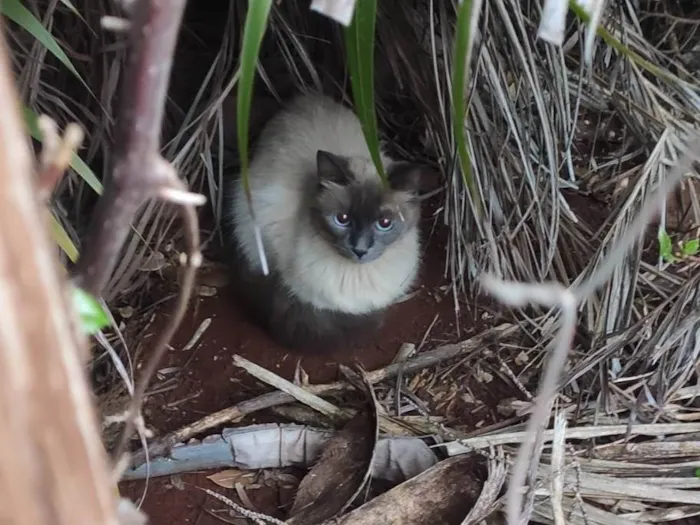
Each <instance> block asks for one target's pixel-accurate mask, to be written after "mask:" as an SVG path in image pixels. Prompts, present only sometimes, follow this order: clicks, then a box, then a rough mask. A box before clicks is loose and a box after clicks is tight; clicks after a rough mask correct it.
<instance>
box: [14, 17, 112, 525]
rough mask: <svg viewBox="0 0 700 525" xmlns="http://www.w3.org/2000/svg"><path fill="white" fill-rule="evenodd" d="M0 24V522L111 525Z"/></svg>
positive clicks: (75, 345) (103, 474)
mask: <svg viewBox="0 0 700 525" xmlns="http://www.w3.org/2000/svg"><path fill="white" fill-rule="evenodd" d="M4 27H5V25H4V23H3V22H2V21H0V28H2V30H1V31H2V35H0V102H1V104H2V107H3V110H2V111H0V312H1V314H0V422H1V424H0V444H1V446H0V522H1V523H3V525H30V524H53V525H74V524H82V523H90V524H95V525H98V524H99V525H116V524H117V523H118V521H117V516H116V514H117V505H116V503H117V501H116V498H115V497H114V493H113V492H112V489H111V487H112V485H111V484H110V476H109V465H108V461H107V457H106V455H105V452H104V448H103V446H102V443H101V441H100V433H99V427H98V425H97V417H96V413H95V409H94V405H93V403H92V398H91V394H90V391H89V388H88V383H87V381H86V378H85V370H84V368H83V359H82V358H83V357H84V354H85V349H86V346H87V345H86V341H85V337H84V336H83V335H82V334H80V332H79V330H78V327H79V325H78V323H77V319H76V318H75V317H74V316H73V313H72V312H73V310H72V308H71V304H70V300H69V294H68V293H67V289H66V286H65V281H64V280H63V279H62V274H61V272H60V264H59V261H58V260H57V257H56V253H55V247H54V245H53V244H52V243H51V239H50V237H49V234H48V218H49V217H48V213H47V211H46V209H45V207H44V206H43V202H42V201H41V199H40V198H39V191H38V184H36V179H35V177H34V168H33V159H32V155H31V152H30V149H29V147H28V141H27V139H26V135H25V128H24V123H23V122H22V119H21V116H20V112H19V108H20V102H19V98H18V96H17V92H16V89H15V86H14V75H13V73H12V67H11V64H10V60H9V57H8V51H7V46H6V41H5V38H4Z"/></svg>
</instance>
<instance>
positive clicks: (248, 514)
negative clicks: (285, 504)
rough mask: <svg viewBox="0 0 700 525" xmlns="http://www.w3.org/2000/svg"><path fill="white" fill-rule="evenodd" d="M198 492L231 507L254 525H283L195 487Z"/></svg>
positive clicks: (274, 519)
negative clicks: (254, 524)
mask: <svg viewBox="0 0 700 525" xmlns="http://www.w3.org/2000/svg"><path fill="white" fill-rule="evenodd" d="M197 488H198V489H199V490H201V491H202V492H205V493H206V494H209V495H210V496H211V497H212V498H215V499H218V500H219V501H220V502H222V503H224V504H226V505H228V506H229V507H231V508H232V509H233V510H235V511H236V512H238V513H239V514H241V516H244V517H246V518H248V519H251V520H253V521H254V522H255V523H256V524H258V525H265V524H266V523H272V524H273V525H284V522H283V521H280V520H278V519H277V518H274V517H272V516H268V515H267V514H262V513H260V512H254V511H252V510H250V509H246V508H245V507H243V506H241V505H239V504H237V503H235V502H233V501H232V500H230V499H229V498H227V497H226V496H224V495H223V494H219V493H218V492H215V491H213V490H209V489H205V488H202V487H197Z"/></svg>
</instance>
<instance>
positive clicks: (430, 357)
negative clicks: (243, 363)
mask: <svg viewBox="0 0 700 525" xmlns="http://www.w3.org/2000/svg"><path fill="white" fill-rule="evenodd" d="M518 331H519V328H518V327H517V326H514V325H512V324H502V325H499V326H496V327H494V328H491V329H489V330H487V331H485V332H482V333H481V334H479V335H477V336H475V337H472V338H471V339H468V340H466V341H462V342H459V343H454V344H448V345H443V346H441V347H439V348H436V349H435V350H431V351H429V352H424V353H422V354H419V355H418V356H416V357H415V358H414V359H411V360H409V361H404V362H401V363H394V364H391V365H389V366H387V367H385V368H381V369H379V370H374V371H372V372H369V373H368V374H367V378H368V380H369V382H370V383H372V384H376V383H380V382H381V381H384V380H386V379H391V378H393V377H395V376H396V374H398V372H399V370H402V373H404V374H409V373H412V372H416V371H418V370H421V369H423V368H428V367H431V366H434V365H437V364H439V363H441V362H442V361H446V360H448V359H452V358H454V357H460V356H464V354H467V353H470V352H478V351H480V350H481V349H482V348H483V347H484V346H486V345H487V344H488V343H489V342H491V341H495V340H498V339H500V338H503V337H510V336H511V335H513V334H515V333H517V332H518ZM304 389H305V390H307V391H308V392H311V393H312V394H315V395H318V396H321V395H326V396H328V395H334V394H338V393H341V392H345V391H347V390H351V389H352V386H351V385H350V384H349V383H347V382H345V381H336V382H335V383H329V384H325V385H309V386H307V387H305V388H304ZM295 401H296V399H295V398H294V397H292V396H291V395H289V394H287V393H285V392H270V393H269V394H263V395H262V396H259V397H256V398H254V399H251V400H248V401H243V402H242V403H238V404H237V405H234V406H232V407H229V408H225V409H223V410H219V411H218V412H215V413H213V414H210V415H208V416H206V417H204V418H202V419H200V420H199V421H197V422H195V423H193V424H191V425H187V426H185V427H183V428H181V429H179V430H176V431H175V432H171V433H170V434H167V435H166V436H163V437H162V438H160V439H159V440H158V441H156V442H155V443H152V444H151V445H150V446H149V447H148V450H147V451H140V452H138V453H136V454H134V457H133V459H132V461H131V465H132V467H134V468H135V467H138V466H140V465H142V464H143V463H144V462H145V461H146V458H147V457H158V456H162V455H164V454H166V453H167V452H168V451H169V450H170V449H171V448H172V447H173V446H175V445H177V444H178V443H182V442H184V441H187V440H189V439H190V438H192V437H194V436H197V435H199V434H201V433H203V432H206V431H207V430H210V429H212V428H216V427H218V426H220V425H223V424H225V423H228V422H230V421H234V420H238V419H240V418H242V417H243V416H246V415H248V414H252V413H253V412H258V411H260V410H264V409H266V408H272V407H275V406H278V405H284V404H286V403H293V402H295Z"/></svg>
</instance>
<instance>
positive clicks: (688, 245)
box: [681, 239, 700, 257]
mask: <svg viewBox="0 0 700 525" xmlns="http://www.w3.org/2000/svg"><path fill="white" fill-rule="evenodd" d="M681 251H682V252H683V255H685V256H686V257H688V256H691V255H697V254H698V251H700V240H699V239H691V240H689V241H686V242H684V243H683V246H681Z"/></svg>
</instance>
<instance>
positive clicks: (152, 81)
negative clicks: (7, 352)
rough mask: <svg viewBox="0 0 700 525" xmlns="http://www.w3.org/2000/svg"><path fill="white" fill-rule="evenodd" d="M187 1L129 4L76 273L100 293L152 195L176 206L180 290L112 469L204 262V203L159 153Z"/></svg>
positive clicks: (139, 387) (133, 403) (135, 399)
mask: <svg viewBox="0 0 700 525" xmlns="http://www.w3.org/2000/svg"><path fill="white" fill-rule="evenodd" d="M185 4H186V0H141V1H139V2H137V3H135V4H133V5H132V6H131V7H132V8H133V10H131V9H130V11H131V13H130V14H131V20H130V21H129V27H130V32H129V38H130V44H131V54H130V56H129V60H128V62H127V66H126V73H125V80H124V87H123V91H122V98H121V105H122V107H121V110H120V112H119V116H120V120H119V122H118V127H117V140H116V143H115V149H116V153H115V165H114V170H113V172H112V176H111V177H110V178H109V179H108V180H107V181H106V184H105V191H104V194H103V196H102V198H101V199H100V200H99V201H98V204H97V206H96V208H95V212H94V214H93V216H92V220H91V222H90V230H89V231H88V235H87V240H86V243H85V245H86V248H85V250H84V253H83V254H82V255H81V257H80V259H79V260H78V264H77V265H76V270H75V281H76V283H77V284H78V286H80V287H81V288H83V289H85V290H86V291H87V292H88V293H91V294H92V295H94V296H100V295H102V293H103V292H104V289H105V287H106V285H107V283H108V282H109V279H110V277H111V275H112V271H113V269H114V267H115V265H116V262H117V260H118V258H119V255H120V253H121V250H122V246H123V244H124V241H125V240H126V238H127V235H128V233H129V230H130V225H131V221H132V219H133V218H134V216H135V214H136V212H137V211H138V210H139V208H141V207H142V206H143V205H144V204H145V203H146V202H147V201H148V200H150V199H153V198H161V199H167V200H170V201H173V202H175V203H177V204H179V205H180V207H181V213H182V219H183V223H184V228H185V242H186V244H187V246H186V250H187V256H186V257H185V260H184V266H185V270H184V276H183V279H182V282H181V286H180V293H179V296H178V299H177V301H176V302H175V305H174V307H173V312H172V315H170V316H169V322H168V325H167V326H166V327H165V329H164V330H163V331H162V332H161V334H160V337H159V338H158V340H157V341H156V343H155V345H154V348H153V350H152V353H151V358H150V360H149V361H148V363H147V364H146V366H145V368H144V370H143V372H142V375H141V378H140V381H139V383H138V384H137V386H136V388H135V390H134V395H133V396H132V400H131V405H130V407H129V411H128V414H127V415H126V418H125V425H124V429H123V430H122V434H121V437H120V439H119V442H118V444H117V446H116V449H115V453H114V458H115V464H118V463H119V461H120V457H121V455H122V453H123V452H124V450H125V449H126V446H127V443H128V440H129V437H130V436H131V433H132V432H133V430H134V422H135V420H136V419H137V418H138V416H139V413H140V407H141V403H142V400H143V394H144V392H145V390H146V387H147V385H148V382H149V381H150V379H151V377H152V376H153V374H154V373H155V370H156V368H157V366H158V362H159V361H160V359H161V358H162V356H163V354H164V353H165V351H166V350H167V344H168V342H169V341H170V339H171V338H172V336H173V335H174V333H175V331H176V330H177V328H178V326H179V324H180V321H181V320H182V318H183V317H184V315H185V311H186V309H187V304H188V302H189V299H190V296H191V293H192V286H193V284H194V277H195V272H196V269H197V267H198V266H199V265H200V264H201V259H202V256H201V253H200V252H199V226H198V221H197V214H196V212H195V208H194V207H195V206H196V205H200V204H203V202H204V198H203V197H202V196H197V195H193V194H190V193H189V192H188V189H187V187H186V186H185V184H184V183H183V182H182V181H181V180H180V179H179V178H178V176H177V173H176V171H175V170H174V169H173V167H172V166H171V165H170V164H169V163H168V162H167V161H165V160H164V159H163V158H162V157H161V155H160V135H161V126H162V120H163V112H164V110H165V100H166V95H167V91H168V85H169V82H170V71H171V67H172V62H173V55H174V51H175V44H176V42H177V36H178V33H179V29H180V24H181V21H182V16H183V12H184V9H185Z"/></svg>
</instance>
